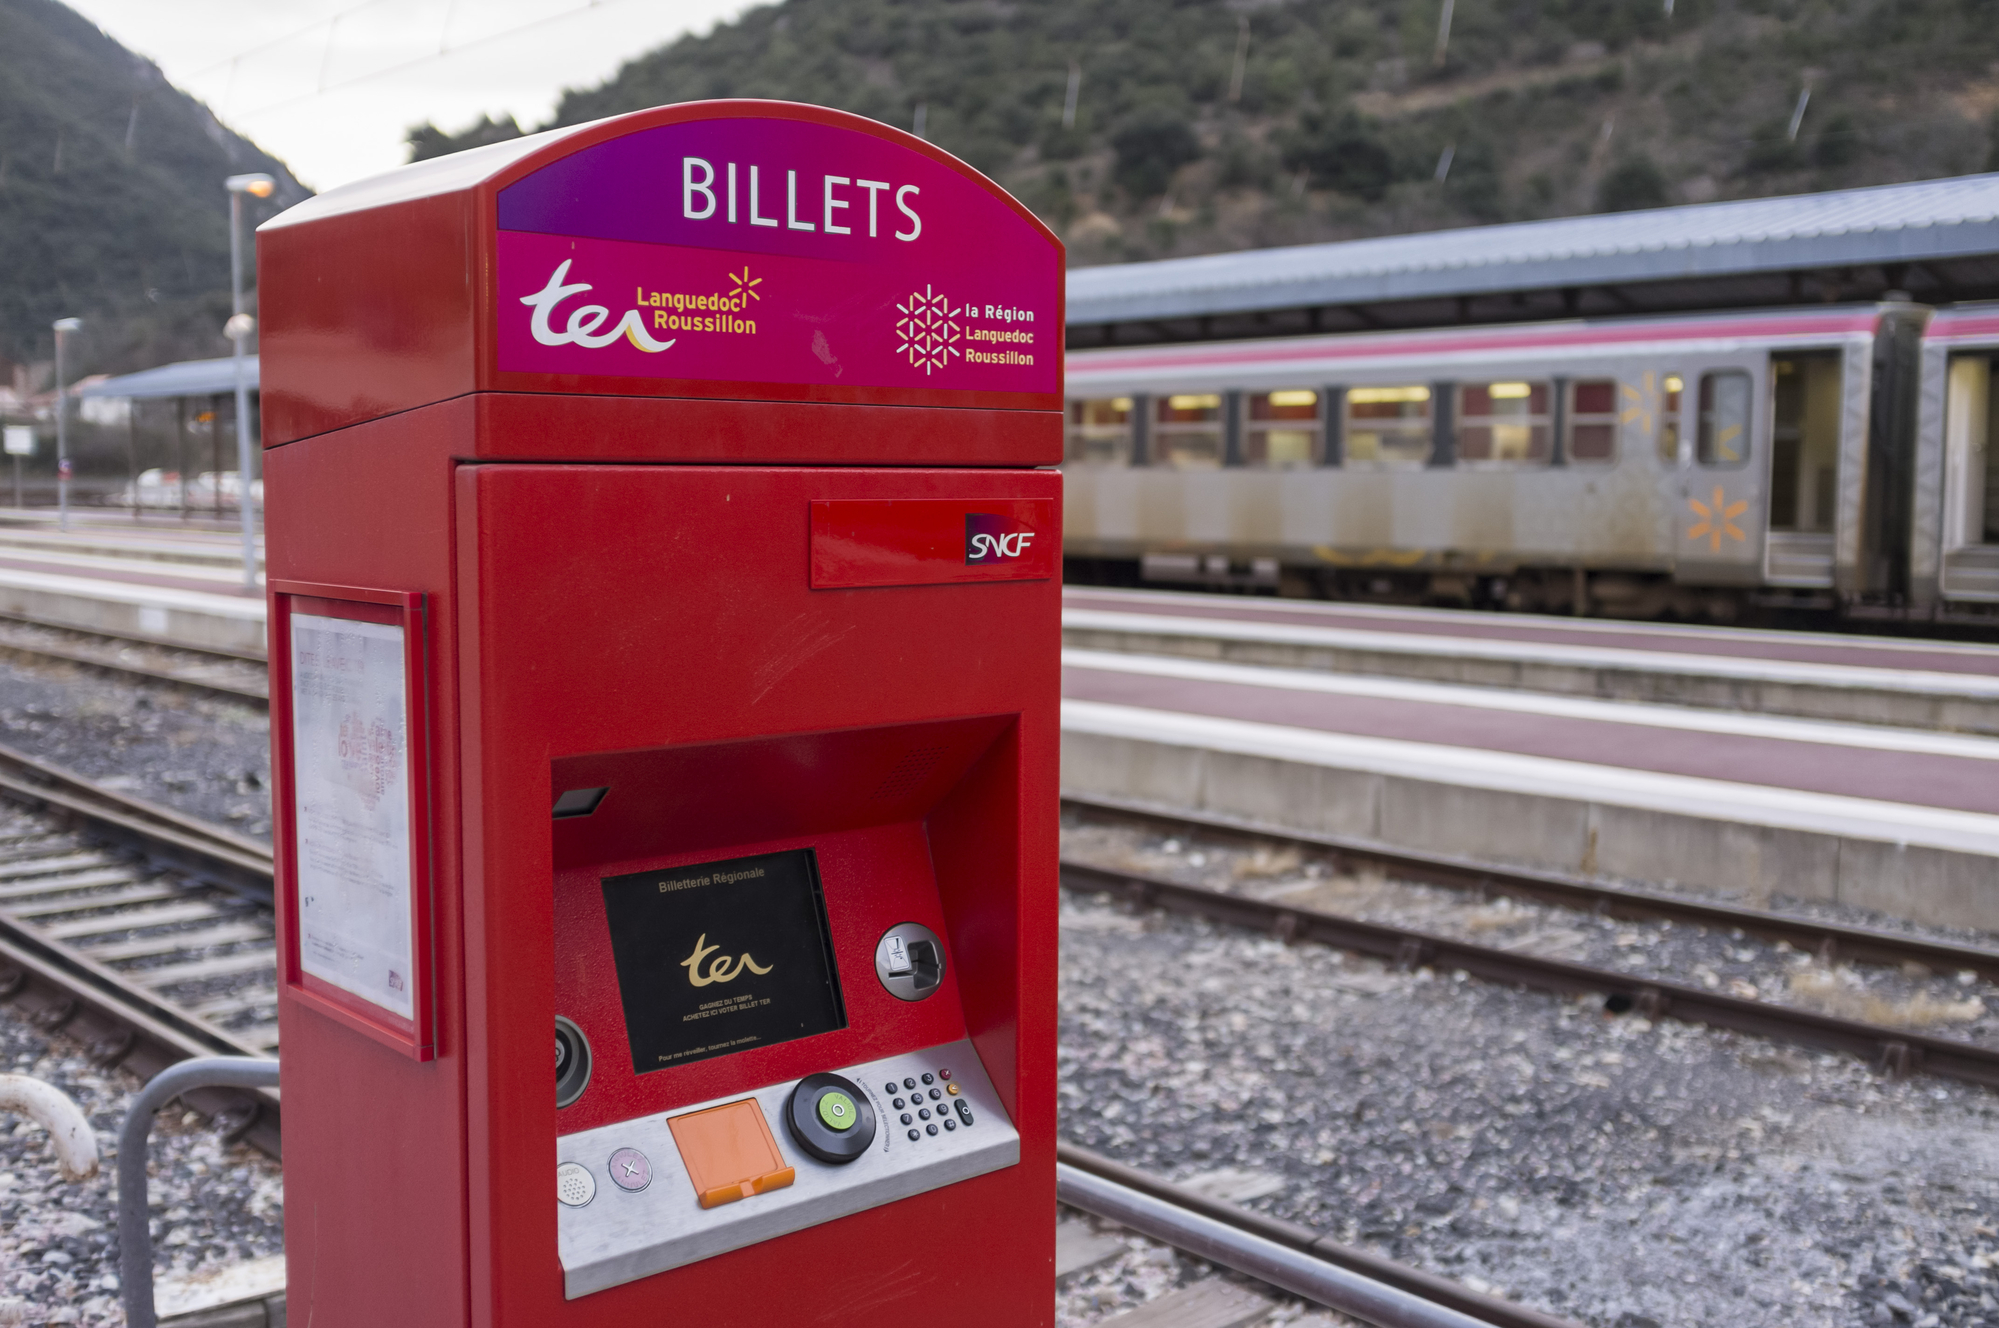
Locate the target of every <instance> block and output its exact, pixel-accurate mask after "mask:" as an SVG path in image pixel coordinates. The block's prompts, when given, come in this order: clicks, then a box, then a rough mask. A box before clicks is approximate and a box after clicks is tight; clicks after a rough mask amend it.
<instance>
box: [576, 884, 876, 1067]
mask: <svg viewBox="0 0 1999 1328" xmlns="http://www.w3.org/2000/svg"><path fill="white" fill-rule="evenodd" d="M604 913H605V916H606V918H608V920H609V922H610V925H611V954H612V956H613V958H614V959H615V960H616V962H617V966H618V992H619V995H620V996H621V998H622V999H623V1001H624V1007H625V1033H626V1036H627V1037H628V1038H629V1039H630V1041H631V1044H632V1071H633V1073H635V1074H644V1073H646V1072H647V1071H650V1070H664V1069H666V1068H667V1067H668V1066H672V1065H684V1064H687V1063H688V1062H690V1061H698V1060H706V1059H707V1058H708V1057H710V1056H726V1055H729V1054H730V1053H732V1052H737V1051H747V1050H749V1049H750V1048H751V1047H763V1046H770V1045H772V1044H773V1043H778V1042H789V1041H791V1040H792V1039H793V1038H802V1037H811V1036H812V1035H813V1034H815V1033H830V1032H832V1031H833V1030H835V1029H838V1028H844V1027H846V1025H847V1015H846V1010H845V1007H844V1006H843V1004H842V1002H841V998H840V975H839V971H838V970H837V969H836V968H835V967H834V963H833V940H832V935H831V933H830V932H829V931H828V929H827V926H826V899H825V896H824V895H823V893H822V892H821V891H820V888H819V864H818V861H817V860H816V859H815V858H814V857H813V854H812V850H811V849H805V848H802V849H793V850H791V851H790V852H787V853H765V854H760V855H758V856H756V857H751V858H730V859H727V860H726V861H722V862H704V863H699V864H696V865H691V866H685V867H671V868H666V869H663V870H660V871H647V872H632V873H631V874H630V875H626V876H607V877H605V878H604Z"/></svg>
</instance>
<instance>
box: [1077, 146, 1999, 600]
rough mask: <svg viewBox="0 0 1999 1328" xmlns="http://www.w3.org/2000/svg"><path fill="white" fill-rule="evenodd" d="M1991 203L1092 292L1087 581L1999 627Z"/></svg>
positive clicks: (1871, 198)
mask: <svg viewBox="0 0 1999 1328" xmlns="http://www.w3.org/2000/svg"><path fill="white" fill-rule="evenodd" d="M1993 300H1999V174H1988V175H1977V176H1965V177H1960V178H1955V179H1946V180H1931V181H1922V182H1918V183H1914V184H1906V185H1889V186H1880V187H1875V188H1869V189H1850V190H1839V191H1833V192H1828V193H1824V194H1814V195H1805V196H1800V197H1793V198H1774V199H1752V200H1741V201H1736V202H1727V203H1710V204H1702V205H1697V206H1688V207H1672V208H1662V209H1656V210H1652V211H1646V212H1633V213H1623V214H1617V215H1608V216H1593V217H1569V218H1560V219H1556V220H1551V221H1541V222H1520V223H1513V224H1509V225H1501V226H1487V227H1478V228H1473V229H1469V230H1460V231H1446V232H1436V233H1430V234H1417V235H1402V236H1388V237H1381V238H1377V239H1368V240H1353V241H1342V242H1338V243H1331V244H1317V245H1300V246H1295V247H1292V248H1285V249H1267V250H1253V251H1245V252H1240V253H1232V254H1213V255H1206V256H1201V257H1194V258H1178V259H1167V260H1162V261H1158V262H1152V263H1132V264H1123V265H1114V266H1109V267H1101V268H1089V269H1082V270H1079V271H1076V272H1072V273H1071V274H1070V282H1069V300H1068V326H1067V329H1066V343H1067V346H1068V365H1069V391H1070V400H1069V403H1068V451H1067V456H1068V460H1067V463H1066V470H1067V473H1068V503H1069V508H1068V518H1067V520H1068V526H1067V530H1066V535H1065V538H1066V552H1067V555H1068V571H1069V575H1070V576H1071V578H1072V579H1074V580H1077V581H1084V582H1089V581H1097V582H1108V583H1141V582H1152V583H1161V584H1180V585H1183V586H1185V585H1205V586H1211V587H1218V588H1219V587H1229V588H1237V589H1255V590H1264V591H1280V592H1282V593H1287V594H1297V595H1323V596H1328V597H1334V598H1341V599H1376V600H1386V601H1390V602H1404V603H1418V602H1428V603H1439V604H1460V605H1462V604H1471V605H1478V606H1485V607H1517V608H1523V609H1540V610H1546V611H1555V612H1563V611H1569V612H1602V613H1609V614H1618V615H1631V616H1674V617H1681V618H1707V619H1718V620H1729V619H1741V618H1744V617H1747V616H1754V615H1759V614H1765V613H1767V612H1768V611H1772V610H1777V611H1783V610H1792V611H1804V612H1806V613H1809V614H1811V615H1814V616H1822V617H1829V616H1831V615H1833V614H1838V615H1843V616H1846V617H1861V618H1866V617H1872V618H1877V619H1895V618H1905V619H1915V620H1950V619H1959V620H1967V621H1972V622H1976V623H1980V624H1983V625H1985V626H1995V625H1999V466H1987V464H1986V461H1985V458H1986V456H1987V450H1986V449H1987V440H1988V438H1990V437H1991V436H1993V432H1994V430H1995V429H1999V418H1995V414H1996V413H1999V394H1996V393H1995V391H1994V386H1995V385H1994V384H1993V382H1992V377H1993V369H1994V366H1995V365H1999V303H1979V301H1993Z"/></svg>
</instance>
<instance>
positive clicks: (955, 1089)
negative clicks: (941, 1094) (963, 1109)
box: [944, 1084, 958, 1097]
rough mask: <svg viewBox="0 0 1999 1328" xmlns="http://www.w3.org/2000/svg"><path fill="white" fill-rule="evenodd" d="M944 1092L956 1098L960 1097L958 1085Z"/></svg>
mask: <svg viewBox="0 0 1999 1328" xmlns="http://www.w3.org/2000/svg"><path fill="white" fill-rule="evenodd" d="M944 1091H945V1092H947V1093H949V1094H950V1095H951V1096H952V1097H956V1096H958V1085H956V1084H952V1085H951V1086H950V1087H949V1088H947V1089H945V1090H944Z"/></svg>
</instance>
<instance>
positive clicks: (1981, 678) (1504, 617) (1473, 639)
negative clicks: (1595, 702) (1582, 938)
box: [1062, 588, 1999, 736]
mask: <svg viewBox="0 0 1999 1328" xmlns="http://www.w3.org/2000/svg"><path fill="white" fill-rule="evenodd" d="M1062 627H1063V641H1064V642H1065V643H1066V644H1067V645H1070V646H1074V647H1078V648H1083V649H1093V650H1116V651H1128V652H1134V653H1139V654H1151V655H1180V656H1185V657H1188V658H1194V659H1212V660H1226V661H1231V662H1236V663H1243V664H1263V665H1274V666H1277V667H1281V668H1295V669H1315V670H1326V671H1335V672H1340V673H1347V674H1362V675H1368V676H1376V677H1395V678H1413V679H1421V680H1425V681H1430V682H1447V683H1463V684H1467V685H1471V686H1478V687H1494V688H1512V689H1520V690H1528V691H1539V692H1549V693H1554V694H1558V695H1568V696H1591V697H1602V698H1606V699H1616V700H1633V701H1651V702H1660V703H1665V704H1672V705H1681V706H1706V707H1711V708H1714V709H1719V710H1729V711H1738V712H1747V713H1752V714H1768V715H1792V716H1800V717H1804V718H1811V719H1829V720H1837V721H1842V722H1848V723H1865V724H1886V725H1893V726H1897V727H1903V728H1923V729H1939V730H1943V731H1947V732H1958V733H1978V734H1988V735H1994V736H1999V647H1994V646H1984V645H1966V644H1959V643H1956V642H1948V641H1922V640H1902V639H1890V638H1883V637H1865V636H1836V635H1830V634H1825V633H1805V632H1799V633H1790V632H1752V631H1742V630H1737V629H1732V628H1707V627H1678V626H1670V625H1663V624H1650V623H1616V622H1607V621H1603V620H1599V619H1587V618H1585V619H1575V618H1548V617H1530V616H1526V615H1516V614H1497V613H1457V612H1450V611H1444V610H1430V609H1401V608H1383V607H1377V606H1371V605H1350V604H1323V603H1305V602H1300V601H1295V600H1277V599H1245V598H1240V597H1229V596H1219V595H1192V594H1171V593H1163V592H1159V591H1118V590H1095V589H1087V588H1075V589H1071V590H1068V591H1066V592H1064V595H1063V613H1062Z"/></svg>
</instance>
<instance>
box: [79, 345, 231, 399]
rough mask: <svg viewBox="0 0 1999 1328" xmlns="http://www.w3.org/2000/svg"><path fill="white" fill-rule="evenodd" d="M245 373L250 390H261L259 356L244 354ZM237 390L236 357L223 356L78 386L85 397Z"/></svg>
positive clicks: (149, 396) (146, 396)
mask: <svg viewBox="0 0 1999 1328" xmlns="http://www.w3.org/2000/svg"><path fill="white" fill-rule="evenodd" d="M243 376H244V377H245V378H246V379H247V380H248V381H249V385H250V390H251V391H252V392H254V391H256V390H257V357H256V356H255V355H246V356H244V357H243ZM235 390H236V361H235V359H234V358H233V357H224V358H223V359H219V360H182V361H181V362H180V363H179V364H163V365H161V366H160V367H159V368H157V369H141V370H140V371H139V372H138V373H129V374H120V375H119V376H118V377H116V378H106V379H103V380H101V381H99V382H95V383H88V384H86V385H84V386H83V387H82V388H80V389H78V391H77V395H78V396H82V397H125V398H128V399H132V400H151V399H157V398H161V397H209V396H218V395H221V394H224V393H228V392H234V391H235Z"/></svg>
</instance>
